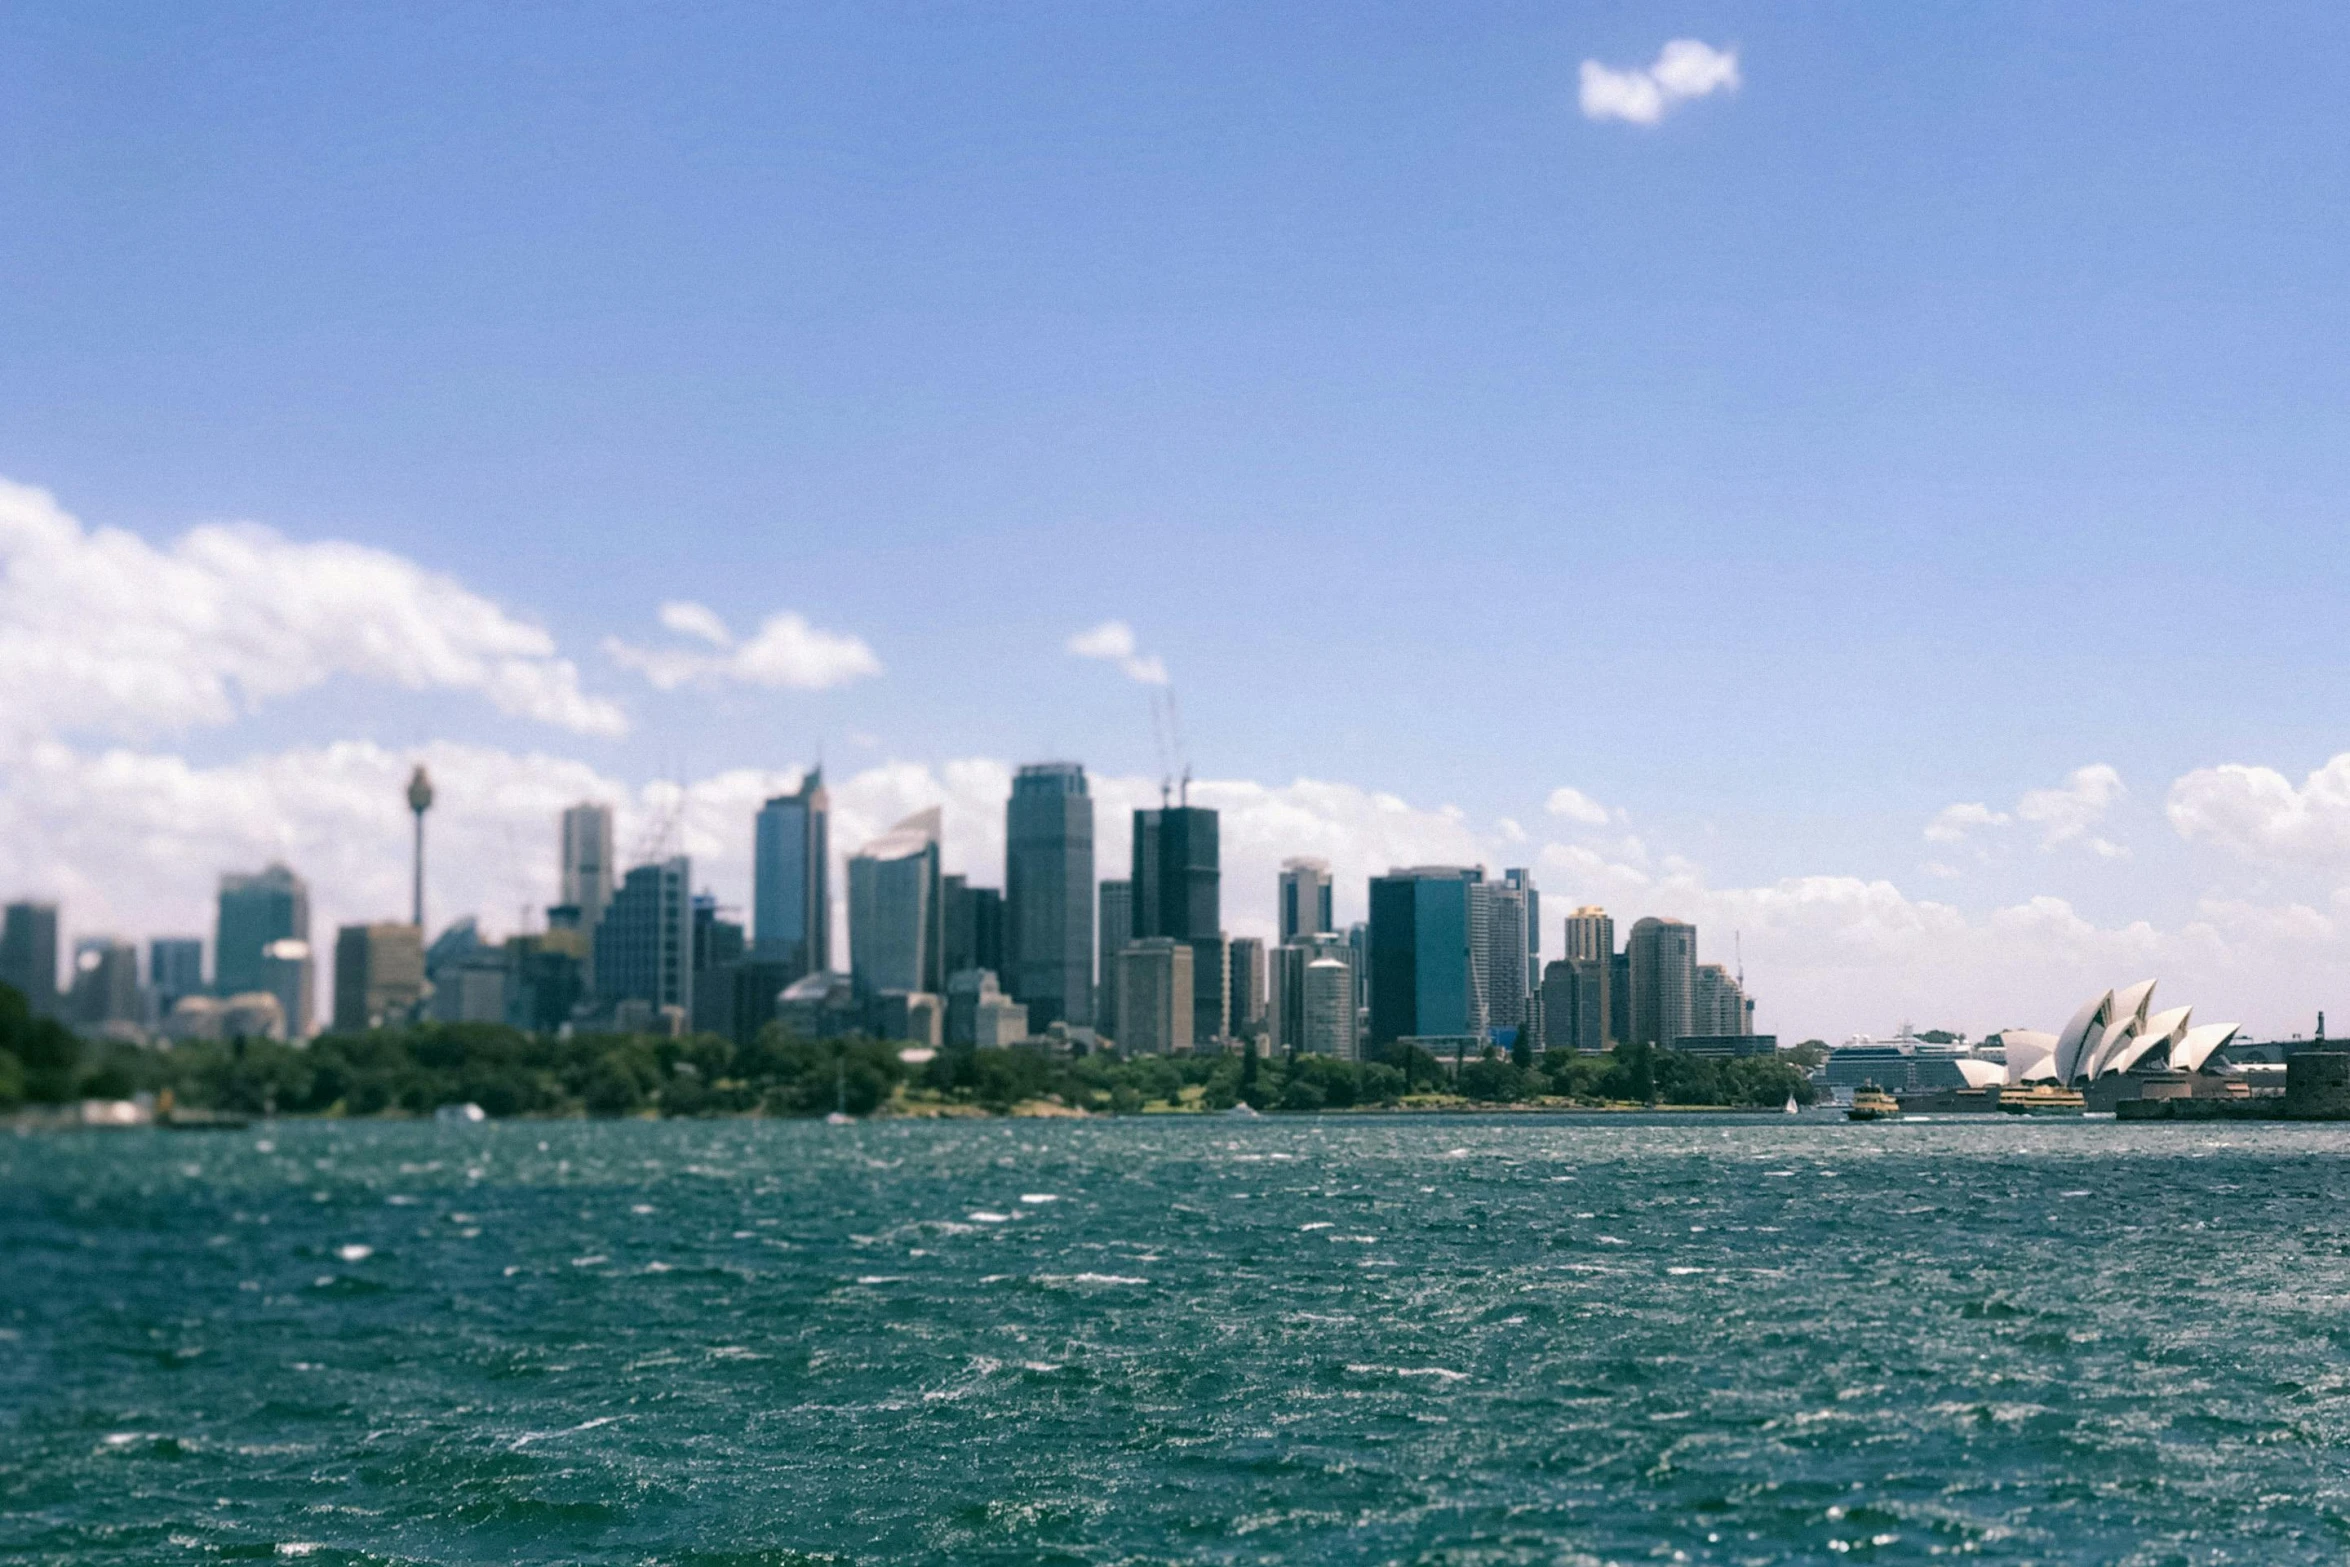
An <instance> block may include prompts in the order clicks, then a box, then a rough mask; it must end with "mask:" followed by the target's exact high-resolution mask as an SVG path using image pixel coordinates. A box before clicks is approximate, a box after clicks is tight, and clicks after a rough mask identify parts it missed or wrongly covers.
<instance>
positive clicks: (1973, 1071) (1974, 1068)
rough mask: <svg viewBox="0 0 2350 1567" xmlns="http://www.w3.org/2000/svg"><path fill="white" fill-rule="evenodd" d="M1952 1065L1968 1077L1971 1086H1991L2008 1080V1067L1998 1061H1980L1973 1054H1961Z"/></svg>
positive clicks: (1968, 1084)
mask: <svg viewBox="0 0 2350 1567" xmlns="http://www.w3.org/2000/svg"><path fill="white" fill-rule="evenodd" d="M1951 1065H1953V1066H1955V1067H1957V1068H1958V1075H1959V1076H1961V1077H1963V1078H1965V1079H1966V1085H1967V1087H1969V1088H1989V1087H1992V1086H1993V1085H1995V1084H2001V1083H2005V1082H2006V1081H2007V1068H2006V1067H2003V1066H2001V1065H2000V1064H1999V1063H1998V1062H1996V1061H1978V1060H1976V1059H1975V1058H1974V1057H1973V1056H1960V1057H1959V1058H1958V1059H1957V1060H1956V1061H1954V1062H1952V1063H1951Z"/></svg>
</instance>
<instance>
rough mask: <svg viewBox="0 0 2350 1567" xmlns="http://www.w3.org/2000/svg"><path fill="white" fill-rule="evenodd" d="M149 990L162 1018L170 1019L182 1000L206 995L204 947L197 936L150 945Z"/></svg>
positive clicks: (167, 938) (158, 939) (161, 939)
mask: <svg viewBox="0 0 2350 1567" xmlns="http://www.w3.org/2000/svg"><path fill="white" fill-rule="evenodd" d="M147 988H148V989H149V990H151V991H153V992H154V994H155V1011H156V1015H157V1016H159V1017H168V1016H170V1015H171V1009H172V1008H173V1007H175V1006H177V1005H178V1004H179V1001H180V998H181V997H182V996H199V995H202V994H203V993H204V943H203V941H202V939H201V938H199V937H195V936H158V937H156V938H155V939H154V940H153V941H150V942H148V943H147Z"/></svg>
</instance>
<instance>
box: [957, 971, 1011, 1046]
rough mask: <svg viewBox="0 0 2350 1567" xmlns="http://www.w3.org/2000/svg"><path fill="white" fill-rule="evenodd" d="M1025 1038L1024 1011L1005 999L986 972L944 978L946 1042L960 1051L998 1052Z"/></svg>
mask: <svg viewBox="0 0 2350 1567" xmlns="http://www.w3.org/2000/svg"><path fill="white" fill-rule="evenodd" d="M1027 1037H1028V1009H1027V1008H1026V1007H1024V1006H1022V1005H1021V1004H1020V1003H1019V1002H1017V1001H1014V1000H1013V999H1012V998H1011V997H1010V996H1007V995H1005V994H1004V993H1003V991H1002V990H1001V989H1000V988H999V987H998V986H997V984H996V977H995V975H994V974H992V973H990V972H989V971H988V970H986V969H980V968H974V969H965V970H963V972H961V973H960V974H951V975H949V976H948V977H947V1028H946V1042H947V1043H948V1044H949V1045H950V1046H953V1047H955V1048H957V1049H962V1050H1000V1049H1002V1048H1003V1047H1005V1046H1007V1045H1016V1044H1018V1043H1019V1042H1020V1041H1022V1040H1023V1039H1026V1038H1027Z"/></svg>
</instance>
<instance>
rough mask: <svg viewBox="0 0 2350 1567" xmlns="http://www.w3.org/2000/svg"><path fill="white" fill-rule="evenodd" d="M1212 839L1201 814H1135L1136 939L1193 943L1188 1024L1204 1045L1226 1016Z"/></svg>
mask: <svg viewBox="0 0 2350 1567" xmlns="http://www.w3.org/2000/svg"><path fill="white" fill-rule="evenodd" d="M1217 838H1218V820H1217V816H1216V813H1215V812H1214V811H1212V810H1209V809H1207V808H1206V807H1204V806H1196V805H1168V806H1162V807H1160V808H1159V809H1158V810H1155V811H1136V812H1135V813H1134V873H1133V882H1134V893H1133V898H1134V934H1135V935H1136V936H1137V937H1147V936H1169V937H1173V938H1174V939H1175V940H1178V941H1186V942H1189V943H1191V947H1192V968H1191V982H1192V986H1193V991H1192V1019H1193V1023H1194V1026H1195V1028H1196V1029H1197V1030H1198V1031H1199V1033H1200V1035H1201V1036H1203V1037H1207V1038H1213V1037H1216V1036H1218V1035H1221V1034H1223V1033H1224V1032H1225V1025H1226V1022H1227V1021H1228V1019H1229V1018H1230V1016H1231V1011H1232V1005H1231V991H1230V989H1229V985H1230V980H1231V975H1230V973H1229V972H1228V970H1227V968H1226V962H1225V957H1226V955H1225V951H1224V926H1223V872H1222V869H1221V861H1220V854H1219V849H1218V843H1217ZM1122 982H1123V981H1121V983H1122Z"/></svg>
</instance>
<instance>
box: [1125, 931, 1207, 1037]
mask: <svg viewBox="0 0 2350 1567" xmlns="http://www.w3.org/2000/svg"><path fill="white" fill-rule="evenodd" d="M1192 955H1193V948H1192V945H1191V943H1189V942H1187V941H1180V940H1177V939H1176V938H1175V937H1172V936H1144V937H1140V938H1138V939H1137V940H1134V941H1130V942H1128V943H1127V944H1126V947H1125V949H1124V950H1123V951H1121V952H1120V953H1119V954H1118V1036H1117V1037H1118V1045H1119V1048H1120V1049H1122V1050H1124V1051H1125V1052H1126V1053H1127V1054H1128V1055H1180V1054H1183V1053H1185V1052H1187V1051H1189V1050H1190V1049H1191V1048H1192V1043H1193V1033H1192V1015H1191V1003H1192V997H1193V995H1194V993H1195V989H1196V987H1195V986H1194V984H1193V980H1192V973H1191V962H1192Z"/></svg>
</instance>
